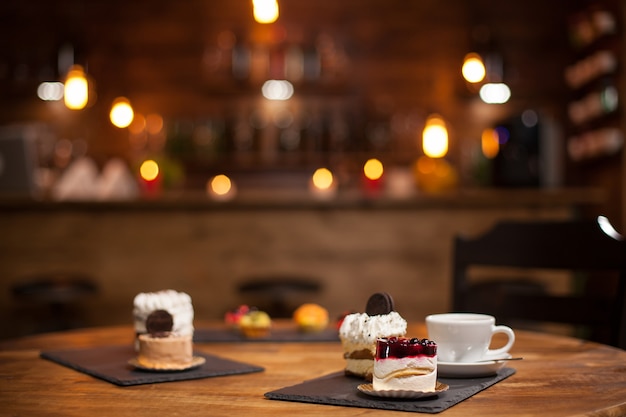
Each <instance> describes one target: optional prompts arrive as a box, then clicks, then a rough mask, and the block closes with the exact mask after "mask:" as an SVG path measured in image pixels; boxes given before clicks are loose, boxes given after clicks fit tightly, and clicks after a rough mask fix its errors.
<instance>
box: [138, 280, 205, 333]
mask: <svg viewBox="0 0 626 417" xmlns="http://www.w3.org/2000/svg"><path fill="white" fill-rule="evenodd" d="M155 310H165V311H167V312H168V313H169V314H171V315H172V317H173V325H172V331H173V332H175V333H177V334H179V335H190V336H193V331H194V328H193V317H194V312H193V305H192V303H191V297H190V296H189V295H188V294H186V293H184V292H178V291H174V290H162V291H157V292H146V293H139V294H137V295H136V296H135V299H134V301H133V316H134V319H135V332H136V333H137V335H140V334H144V333H146V331H147V330H146V320H147V318H148V315H149V314H150V313H152V312H153V311H155Z"/></svg>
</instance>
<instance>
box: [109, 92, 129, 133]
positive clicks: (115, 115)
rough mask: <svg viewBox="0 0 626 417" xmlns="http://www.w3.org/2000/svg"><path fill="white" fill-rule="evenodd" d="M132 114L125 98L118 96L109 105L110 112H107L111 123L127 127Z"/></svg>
mask: <svg viewBox="0 0 626 417" xmlns="http://www.w3.org/2000/svg"><path fill="white" fill-rule="evenodd" d="M134 116H135V114H134V112H133V108H132V107H131V105H130V102H129V101H128V100H127V99H126V98H124V97H119V98H117V99H115V101H114V102H113V106H112V107H111V113H110V114H109V117H110V118H111V123H113V125H114V126H117V127H119V128H124V127H128V126H129V125H130V124H131V123H132V121H133V118H134Z"/></svg>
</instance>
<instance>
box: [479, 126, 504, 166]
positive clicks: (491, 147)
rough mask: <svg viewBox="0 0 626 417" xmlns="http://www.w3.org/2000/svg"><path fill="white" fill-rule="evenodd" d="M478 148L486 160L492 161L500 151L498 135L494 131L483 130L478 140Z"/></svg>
mask: <svg viewBox="0 0 626 417" xmlns="http://www.w3.org/2000/svg"><path fill="white" fill-rule="evenodd" d="M480 146H481V149H482V151H483V155H485V157H486V158H489V159H493V158H495V157H496V155H498V152H499V151H500V142H499V140H498V133H497V132H496V131H495V129H485V130H483V133H482V135H481V138H480Z"/></svg>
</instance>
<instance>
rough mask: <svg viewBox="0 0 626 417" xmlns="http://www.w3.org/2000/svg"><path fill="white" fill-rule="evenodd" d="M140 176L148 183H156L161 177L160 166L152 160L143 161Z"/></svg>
mask: <svg viewBox="0 0 626 417" xmlns="http://www.w3.org/2000/svg"><path fill="white" fill-rule="evenodd" d="M139 175H141V178H143V179H144V180H146V181H154V180H155V179H156V178H157V177H158V176H159V164H157V163H156V162H155V161H154V160H152V159H148V160H145V161H143V163H142V164H141V167H139Z"/></svg>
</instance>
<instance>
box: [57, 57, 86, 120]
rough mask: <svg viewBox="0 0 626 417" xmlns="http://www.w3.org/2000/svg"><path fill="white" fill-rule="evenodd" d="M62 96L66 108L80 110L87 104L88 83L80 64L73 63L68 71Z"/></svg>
mask: <svg viewBox="0 0 626 417" xmlns="http://www.w3.org/2000/svg"><path fill="white" fill-rule="evenodd" d="M63 97H64V101H65V106H66V107H67V108H68V109H72V110H81V109H83V108H85V106H86V105H87V101H88V100H89V84H88V82H87V77H86V76H85V71H84V70H83V68H82V67H81V66H79V65H75V66H73V67H72V68H70V70H69V71H68V73H67V78H66V79H65V88H64V92H63Z"/></svg>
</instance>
